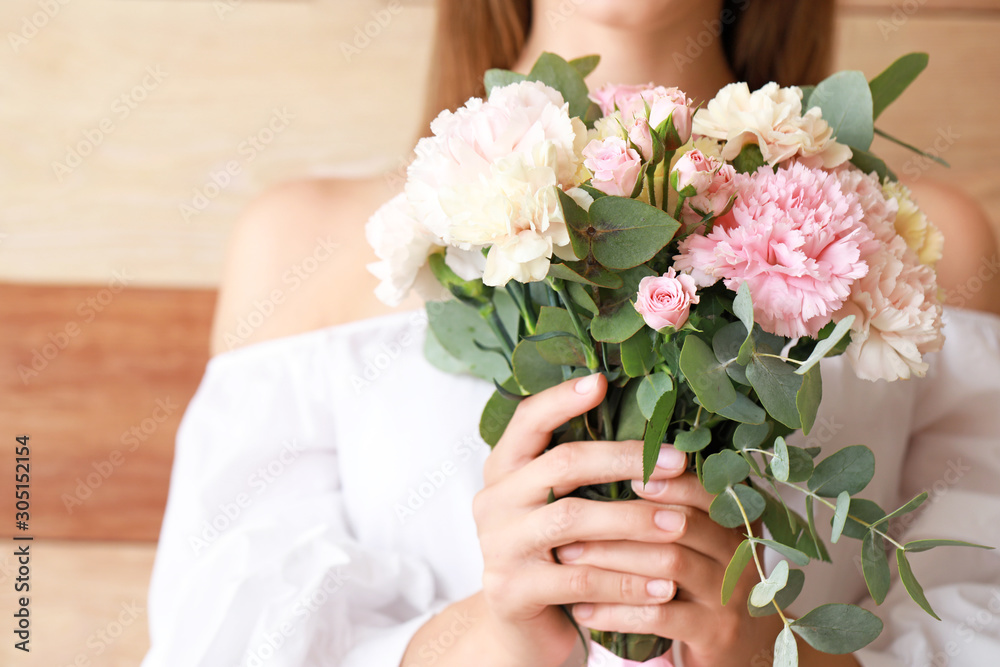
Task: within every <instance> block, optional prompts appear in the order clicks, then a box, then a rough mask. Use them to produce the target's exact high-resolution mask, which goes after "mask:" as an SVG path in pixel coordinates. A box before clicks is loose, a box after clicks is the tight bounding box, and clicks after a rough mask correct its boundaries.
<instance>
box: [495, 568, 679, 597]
mask: <svg viewBox="0 0 1000 667" xmlns="http://www.w3.org/2000/svg"><path fill="white" fill-rule="evenodd" d="M509 586H510V587H511V588H512V590H511V595H512V596H517V597H520V598H521V599H523V600H524V601H525V602H526V603H527V604H529V605H536V604H537V605H559V604H575V603H579V602H590V603H607V604H632V605H640V606H641V605H651V604H662V603H664V602H667V601H669V600H670V599H671V598H673V596H674V594H675V593H676V592H677V586H676V585H675V584H674V583H673V582H671V581H665V580H663V579H655V578H651V577H643V576H640V575H637V574H632V573H625V572H612V571H609V570H602V569H600V568H596V567H589V566H586V565H556V564H548V563H546V564H540V565H537V566H535V567H533V568H532V571H531V572H530V574H529V575H528V576H524V577H519V578H518V580H517V583H514V584H509Z"/></svg>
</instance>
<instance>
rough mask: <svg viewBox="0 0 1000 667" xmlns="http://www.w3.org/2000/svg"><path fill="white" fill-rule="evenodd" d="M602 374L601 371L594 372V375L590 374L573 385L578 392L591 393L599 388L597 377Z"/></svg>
mask: <svg viewBox="0 0 1000 667" xmlns="http://www.w3.org/2000/svg"><path fill="white" fill-rule="evenodd" d="M600 375H601V374H600V373H594V374H593V375H588V376H587V377H585V378H581V379H579V380H577V381H576V384H575V385H573V389H575V390H576V393H578V394H589V393H590V392H592V391H594V390H595V389H597V378H598V377H600Z"/></svg>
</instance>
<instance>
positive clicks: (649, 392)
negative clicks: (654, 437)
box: [636, 373, 674, 419]
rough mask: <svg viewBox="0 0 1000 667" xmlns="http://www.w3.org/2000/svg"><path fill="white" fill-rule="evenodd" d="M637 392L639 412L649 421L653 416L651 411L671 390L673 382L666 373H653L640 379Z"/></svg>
mask: <svg viewBox="0 0 1000 667" xmlns="http://www.w3.org/2000/svg"><path fill="white" fill-rule="evenodd" d="M639 382H640V384H639V389H638V392H637V396H636V397H637V399H638V402H639V411H640V412H642V415H643V416H644V417H645V418H646V419H649V418H651V417H652V416H653V410H654V409H655V408H656V404H657V403H658V402H659V401H660V397H661V396H663V395H664V394H666V393H667V392H668V391H671V390H673V388H674V381H673V379H672V378H671V377H670V375H669V374H667V373H653V374H651V375H647V376H646V377H644V378H642V379H641V380H640V381H639Z"/></svg>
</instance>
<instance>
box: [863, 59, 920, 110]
mask: <svg viewBox="0 0 1000 667" xmlns="http://www.w3.org/2000/svg"><path fill="white" fill-rule="evenodd" d="M929 59H930V58H929V56H928V55H927V54H926V53H908V54H906V55H905V56H902V57H901V58H899V59H898V60H896V62H894V63H892V64H891V65H889V66H888V67H887V68H886V69H885V71H884V72H882V73H881V74H879V75H878V76H876V77H875V78H874V79H872V80H871V82H870V83H869V84H868V87H869V89H870V90H871V95H872V119H873V120H874V119H876V118H878V117H879V116H881V115H882V112H883V111H885V109H886V107H888V106H889V105H890V104H892V103H893V102H894V101H895V100H896V98H898V97H899V96H900V95H901V94H902V93H903V91H904V90H906V89H907V88H908V87H909V85H910V84H911V83H913V82H914V81H915V80H916V78H917V77H918V76H920V73H921V72H923V71H924V69H926V68H927V63H928V61H929Z"/></svg>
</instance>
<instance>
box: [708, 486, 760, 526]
mask: <svg viewBox="0 0 1000 667" xmlns="http://www.w3.org/2000/svg"><path fill="white" fill-rule="evenodd" d="M732 491H733V493H735V494H736V496H737V497H738V498H739V504H738V503H737V502H736V499H734V498H733V496H732V495H730V493H729V491H728V490H727V491H726V492H725V493H722V494H719V495H718V496H716V498H715V500H713V501H712V504H711V505H710V506H709V508H708V515H709V516H710V517H711V518H712V520H713V521H715V522H716V523H717V524H719V525H720V526H722V527H723V528H739V527H740V526H743V525H744V523H743V514H742V513H741V512H740V505H741V504H742V505H743V509H744V511H745V512H746V514H747V519H749V520H750V521H756V520H757V519H759V518H760V515H761V514H763V513H764V497H763V496H762V495H760V494H759V493H757V491H755V490H753V489H751V488H750V487H749V486H747V485H746V484H737V485H736V486H734V487H733V488H732Z"/></svg>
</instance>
